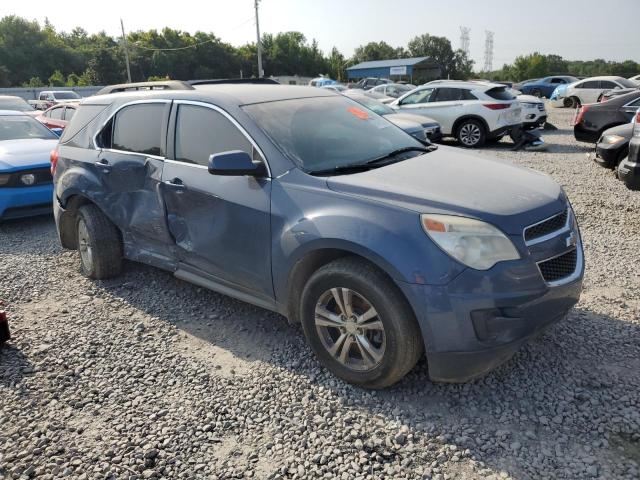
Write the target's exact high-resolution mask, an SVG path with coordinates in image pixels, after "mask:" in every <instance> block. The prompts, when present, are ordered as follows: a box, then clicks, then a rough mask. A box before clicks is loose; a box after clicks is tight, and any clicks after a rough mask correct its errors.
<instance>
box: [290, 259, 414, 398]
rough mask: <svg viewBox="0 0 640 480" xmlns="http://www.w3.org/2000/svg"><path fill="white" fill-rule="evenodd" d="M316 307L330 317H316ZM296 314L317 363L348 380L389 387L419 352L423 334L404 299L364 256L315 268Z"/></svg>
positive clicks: (358, 383) (403, 373) (366, 385)
mask: <svg viewBox="0 0 640 480" xmlns="http://www.w3.org/2000/svg"><path fill="white" fill-rule="evenodd" d="M345 300H346V302H345ZM340 302H341V303H340ZM351 309H352V310H351ZM320 311H323V312H324V315H328V316H323V315H318V314H317V312H320ZM300 312H301V321H302V328H303V330H304V334H305V337H306V338H307V341H308V343H309V345H310V346H311V349H312V350H313V352H314V353H315V355H316V357H317V358H318V360H319V361H320V363H321V364H322V365H323V366H324V367H326V368H327V369H328V370H329V371H330V372H331V373H333V374H334V375H335V376H337V377H339V378H341V379H342V380H344V381H346V382H348V383H351V384H354V385H358V386H360V387H364V388H371V389H380V388H385V387H388V386H390V385H393V384H394V383H396V382H397V381H398V380H400V379H401V378H402V377H404V376H405V375H406V374H407V373H408V372H409V370H411V369H412V368H413V367H414V366H415V364H416V363H417V361H418V359H419V358H420V356H421V355H422V352H423V343H422V335H421V333H420V329H419V327H418V324H417V322H416V319H415V316H414V315H413V311H412V310H411V308H410V306H409V304H408V303H407V301H406V299H405V298H404V297H403V295H402V294H401V293H400V291H399V290H398V288H397V287H396V285H394V284H393V282H391V280H389V279H388V278H387V277H386V275H384V274H383V273H382V272H381V271H380V270H378V269H377V268H376V267H374V266H373V265H371V264H369V263H367V262H365V261H363V260H360V259H357V258H341V259H338V260H335V261H333V262H331V263H329V264H327V265H325V266H323V267H321V268H320V269H318V270H317V271H316V272H315V273H314V274H313V275H312V276H311V278H309V280H308V281H307V283H306V285H305V287H304V289H303V291H302V297H301V305H300ZM341 312H342V317H341V316H340V313H341ZM371 312H373V313H371ZM348 313H351V314H352V315H351V317H350V318H347V314H348ZM365 314H368V315H365ZM356 319H357V320H356ZM341 340H342V342H341ZM331 348H333V349H334V351H335V353H331V351H330V350H331ZM341 358H342V360H341Z"/></svg>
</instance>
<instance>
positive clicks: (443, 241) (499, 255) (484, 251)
mask: <svg viewBox="0 0 640 480" xmlns="http://www.w3.org/2000/svg"><path fill="white" fill-rule="evenodd" d="M420 219H421V221H422V227H423V228H424V231H425V232H427V235H429V237H431V239H432V240H433V241H434V242H436V244H437V245H438V246H439V247H440V248H442V249H443V250H444V251H445V252H446V253H448V254H449V255H450V256H452V257H453V258H455V259H456V260H458V261H459V262H461V263H463V264H465V265H467V266H469V267H471V268H475V269H476V270H488V269H490V268H491V267H493V266H494V265H495V264H496V263H498V262H502V261H505V260H517V259H519V258H520V254H519V253H518V251H517V250H516V247H514V245H513V243H512V242H511V240H509V239H508V238H507V236H506V235H505V234H504V233H502V232H501V231H500V230H498V229H497V228H496V227H494V226H493V225H490V224H488V223H486V222H482V221H480V220H474V219H472V218H466V217H456V216H453V215H435V214H433V215H432V214H424V215H421V216H420Z"/></svg>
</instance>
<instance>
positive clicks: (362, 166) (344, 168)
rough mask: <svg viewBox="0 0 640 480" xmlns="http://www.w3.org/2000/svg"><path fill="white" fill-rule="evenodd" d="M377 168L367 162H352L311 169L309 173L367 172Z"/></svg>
mask: <svg viewBox="0 0 640 480" xmlns="http://www.w3.org/2000/svg"><path fill="white" fill-rule="evenodd" d="M372 168H376V167H375V166H374V165H368V164H366V163H352V164H349V165H338V166H337V167H333V168H325V169H322V170H311V171H309V172H308V173H309V174H311V175H330V174H332V173H351V172H365V171H367V170H371V169H372Z"/></svg>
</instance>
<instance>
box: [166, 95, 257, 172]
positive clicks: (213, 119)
mask: <svg viewBox="0 0 640 480" xmlns="http://www.w3.org/2000/svg"><path fill="white" fill-rule="evenodd" d="M230 150H242V151H244V152H247V153H248V154H249V155H252V152H253V148H252V145H251V142H249V140H248V139H247V137H245V136H244V134H243V133H242V132H241V131H240V130H238V128H237V127H236V126H235V125H234V124H233V123H231V121H230V120H229V119H228V118H226V117H225V116H224V115H222V114H221V113H220V112H217V111H215V110H212V109H210V108H206V107H198V106H195V105H180V106H179V107H178V115H177V118H176V140H175V151H176V154H175V156H176V160H178V161H180V162H186V163H194V164H197V165H208V164H209V156H210V155H212V154H214V153H221V152H228V151H230Z"/></svg>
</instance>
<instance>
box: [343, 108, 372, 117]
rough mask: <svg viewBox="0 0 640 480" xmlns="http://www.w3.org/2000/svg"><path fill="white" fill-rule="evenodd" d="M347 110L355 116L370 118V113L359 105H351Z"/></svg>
mask: <svg viewBox="0 0 640 480" xmlns="http://www.w3.org/2000/svg"><path fill="white" fill-rule="evenodd" d="M347 111H348V112H349V113H350V114H351V115H353V116H355V117H358V118H359V119H360V120H368V119H369V114H368V113H367V112H365V111H364V110H361V109H359V108H358V107H349V108H348V109H347Z"/></svg>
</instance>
